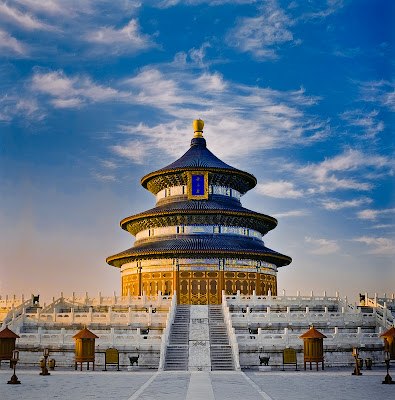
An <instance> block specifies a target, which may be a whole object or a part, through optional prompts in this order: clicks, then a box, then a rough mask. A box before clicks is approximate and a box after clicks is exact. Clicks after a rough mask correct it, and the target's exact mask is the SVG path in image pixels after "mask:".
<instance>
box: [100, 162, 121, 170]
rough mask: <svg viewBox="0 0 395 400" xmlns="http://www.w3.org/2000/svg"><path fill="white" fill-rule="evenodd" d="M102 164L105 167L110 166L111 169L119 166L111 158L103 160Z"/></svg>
mask: <svg viewBox="0 0 395 400" xmlns="http://www.w3.org/2000/svg"><path fill="white" fill-rule="evenodd" d="M101 164H102V165H103V167H105V168H109V169H115V168H117V167H118V165H117V164H116V163H115V162H114V161H110V160H103V161H102V162H101Z"/></svg>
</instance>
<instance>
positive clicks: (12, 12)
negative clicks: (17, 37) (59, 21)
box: [0, 2, 56, 31]
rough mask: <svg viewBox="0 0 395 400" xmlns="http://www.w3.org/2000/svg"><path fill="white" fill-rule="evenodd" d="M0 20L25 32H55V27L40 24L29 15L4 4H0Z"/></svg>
mask: <svg viewBox="0 0 395 400" xmlns="http://www.w3.org/2000/svg"><path fill="white" fill-rule="evenodd" d="M0 19H3V20H6V21H9V22H12V23H14V24H16V25H18V26H20V27H22V28H24V29H27V30H47V31H53V30H56V28H55V27H53V26H50V25H47V24H45V23H44V22H41V21H40V20H38V19H37V18H35V17H34V16H32V15H30V14H29V13H23V12H21V11H19V10H17V9H16V8H13V7H10V6H9V5H8V4H6V3H4V2H0Z"/></svg>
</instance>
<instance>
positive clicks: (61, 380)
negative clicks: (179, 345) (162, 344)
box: [0, 364, 395, 400]
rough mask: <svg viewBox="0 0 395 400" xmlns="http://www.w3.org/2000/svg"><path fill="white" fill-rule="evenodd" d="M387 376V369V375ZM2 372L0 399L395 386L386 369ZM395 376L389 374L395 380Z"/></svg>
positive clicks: (333, 395)
mask: <svg viewBox="0 0 395 400" xmlns="http://www.w3.org/2000/svg"><path fill="white" fill-rule="evenodd" d="M390 372H391V371H390ZM11 375H12V370H11V369H10V368H8V367H7V366H5V365H4V364H3V365H2V368H1V370H0V400H47V399H48V400H49V399H58V400H84V399H98V400H112V399H114V400H115V399H116V400H151V399H152V400H154V399H155V400H184V399H185V400H262V399H264V400H302V399H303V400H309V399H311V400H313V399H314V400H316V399H317V400H334V399H335V400H351V399H357V400H393V399H395V385H382V384H381V381H382V380H383V378H384V376H385V370H384V368H377V369H375V370H373V371H363V376H352V375H351V369H350V368H333V369H328V370H325V371H319V372H315V371H307V372H304V371H299V372H296V371H286V372H282V371H276V370H274V371H271V372H258V371H246V372H245V373H244V372H228V371H218V372H216V371H215V372H178V371H177V372H166V371H165V372H155V371H141V372H127V371H125V370H124V371H120V372H117V371H108V372H102V371H83V372H79V371H74V370H72V371H71V370H62V369H58V370H56V371H52V372H51V376H46V377H42V376H40V375H39V369H34V370H33V369H23V368H21V369H19V370H18V369H17V376H18V378H19V380H20V381H21V382H22V384H21V385H7V383H6V382H7V381H8V380H9V379H10V377H11ZM394 375H395V372H394V373H393V374H392V376H393V378H395V376H394Z"/></svg>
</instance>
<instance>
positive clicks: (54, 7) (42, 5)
mask: <svg viewBox="0 0 395 400" xmlns="http://www.w3.org/2000/svg"><path fill="white" fill-rule="evenodd" d="M14 1H15V2H17V3H19V4H20V5H23V6H25V7H26V8H27V9H30V10H32V11H36V12H42V13H46V14H54V15H57V14H65V13H66V9H64V8H63V7H62V6H61V4H62V3H63V4H64V3H66V2H65V1H64V0H60V1H58V0H40V1H37V0H14Z"/></svg>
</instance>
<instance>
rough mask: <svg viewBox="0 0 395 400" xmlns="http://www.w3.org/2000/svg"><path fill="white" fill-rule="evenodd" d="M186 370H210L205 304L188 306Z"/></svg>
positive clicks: (206, 309) (206, 307)
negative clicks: (187, 359) (187, 358)
mask: <svg viewBox="0 0 395 400" xmlns="http://www.w3.org/2000/svg"><path fill="white" fill-rule="evenodd" d="M188 370H189V371H211V359H210V331H209V319H208V306H207V305H191V306H190V313H189V362H188ZM210 387H211V386H210Z"/></svg>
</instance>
